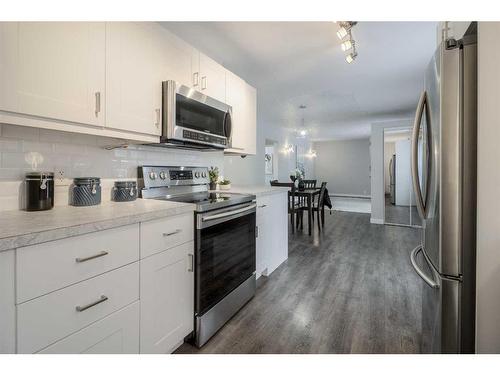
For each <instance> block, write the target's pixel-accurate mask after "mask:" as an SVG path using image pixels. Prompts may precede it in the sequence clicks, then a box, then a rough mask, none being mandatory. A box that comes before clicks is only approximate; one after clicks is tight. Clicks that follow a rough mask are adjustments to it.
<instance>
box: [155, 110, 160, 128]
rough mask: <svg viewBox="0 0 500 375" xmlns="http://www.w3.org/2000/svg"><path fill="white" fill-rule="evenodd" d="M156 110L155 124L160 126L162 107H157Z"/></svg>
mask: <svg viewBox="0 0 500 375" xmlns="http://www.w3.org/2000/svg"><path fill="white" fill-rule="evenodd" d="M155 112H156V122H155V125H156V127H157V128H159V127H160V108H156V109H155Z"/></svg>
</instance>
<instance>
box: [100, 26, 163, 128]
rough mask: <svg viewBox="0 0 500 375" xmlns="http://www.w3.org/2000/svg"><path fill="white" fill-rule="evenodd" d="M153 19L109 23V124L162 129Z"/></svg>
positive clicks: (159, 82)
mask: <svg viewBox="0 0 500 375" xmlns="http://www.w3.org/2000/svg"><path fill="white" fill-rule="evenodd" d="M154 42H155V37H154V25H153V24H152V23H151V22H107V23H106V126H107V127H109V128H113V129H118V130H124V131H128V132H136V133H143V134H150V135H160V133H161V116H160V114H159V110H161V80H160V78H159V77H160V73H159V72H160V71H161V61H158V59H155V57H156V56H157V55H156V54H155V53H154Z"/></svg>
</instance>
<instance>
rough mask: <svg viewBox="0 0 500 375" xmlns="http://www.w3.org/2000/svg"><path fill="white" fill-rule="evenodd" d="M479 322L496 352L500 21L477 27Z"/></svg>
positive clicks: (484, 342)
mask: <svg viewBox="0 0 500 375" xmlns="http://www.w3.org/2000/svg"><path fill="white" fill-rule="evenodd" d="M478 37H479V40H478V62H479V65H478V79H479V80H478V94H479V98H478V117H479V122H478V163H477V165H478V171H477V172H478V176H477V178H478V181H477V182H478V183H477V188H478V191H477V200H478V201H477V295H476V299H477V304H476V311H477V326H476V348H477V351H478V352H479V353H500V313H499V312H500V298H499V292H498V288H499V286H500V231H499V228H500V198H499V196H498V187H499V186H500V167H499V165H500V163H499V160H500V147H498V140H499V139H500V120H499V119H500V110H499V107H498V103H500V90H499V87H500V69H499V67H500V38H499V37H500V23H499V22H480V23H479V32H478Z"/></svg>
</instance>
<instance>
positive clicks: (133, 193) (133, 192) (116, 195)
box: [112, 181, 137, 202]
mask: <svg viewBox="0 0 500 375" xmlns="http://www.w3.org/2000/svg"><path fill="white" fill-rule="evenodd" d="M112 193H113V194H112V195H113V196H112V198H113V200H114V201H115V202H131V201H135V200H136V199H137V182H136V181H115V186H114V187H113V191H112Z"/></svg>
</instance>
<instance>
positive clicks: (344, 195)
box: [328, 194, 372, 199]
mask: <svg viewBox="0 0 500 375" xmlns="http://www.w3.org/2000/svg"><path fill="white" fill-rule="evenodd" d="M328 195H329V196H330V197H342V198H362V199H371V198H372V197H371V195H356V194H328Z"/></svg>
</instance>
